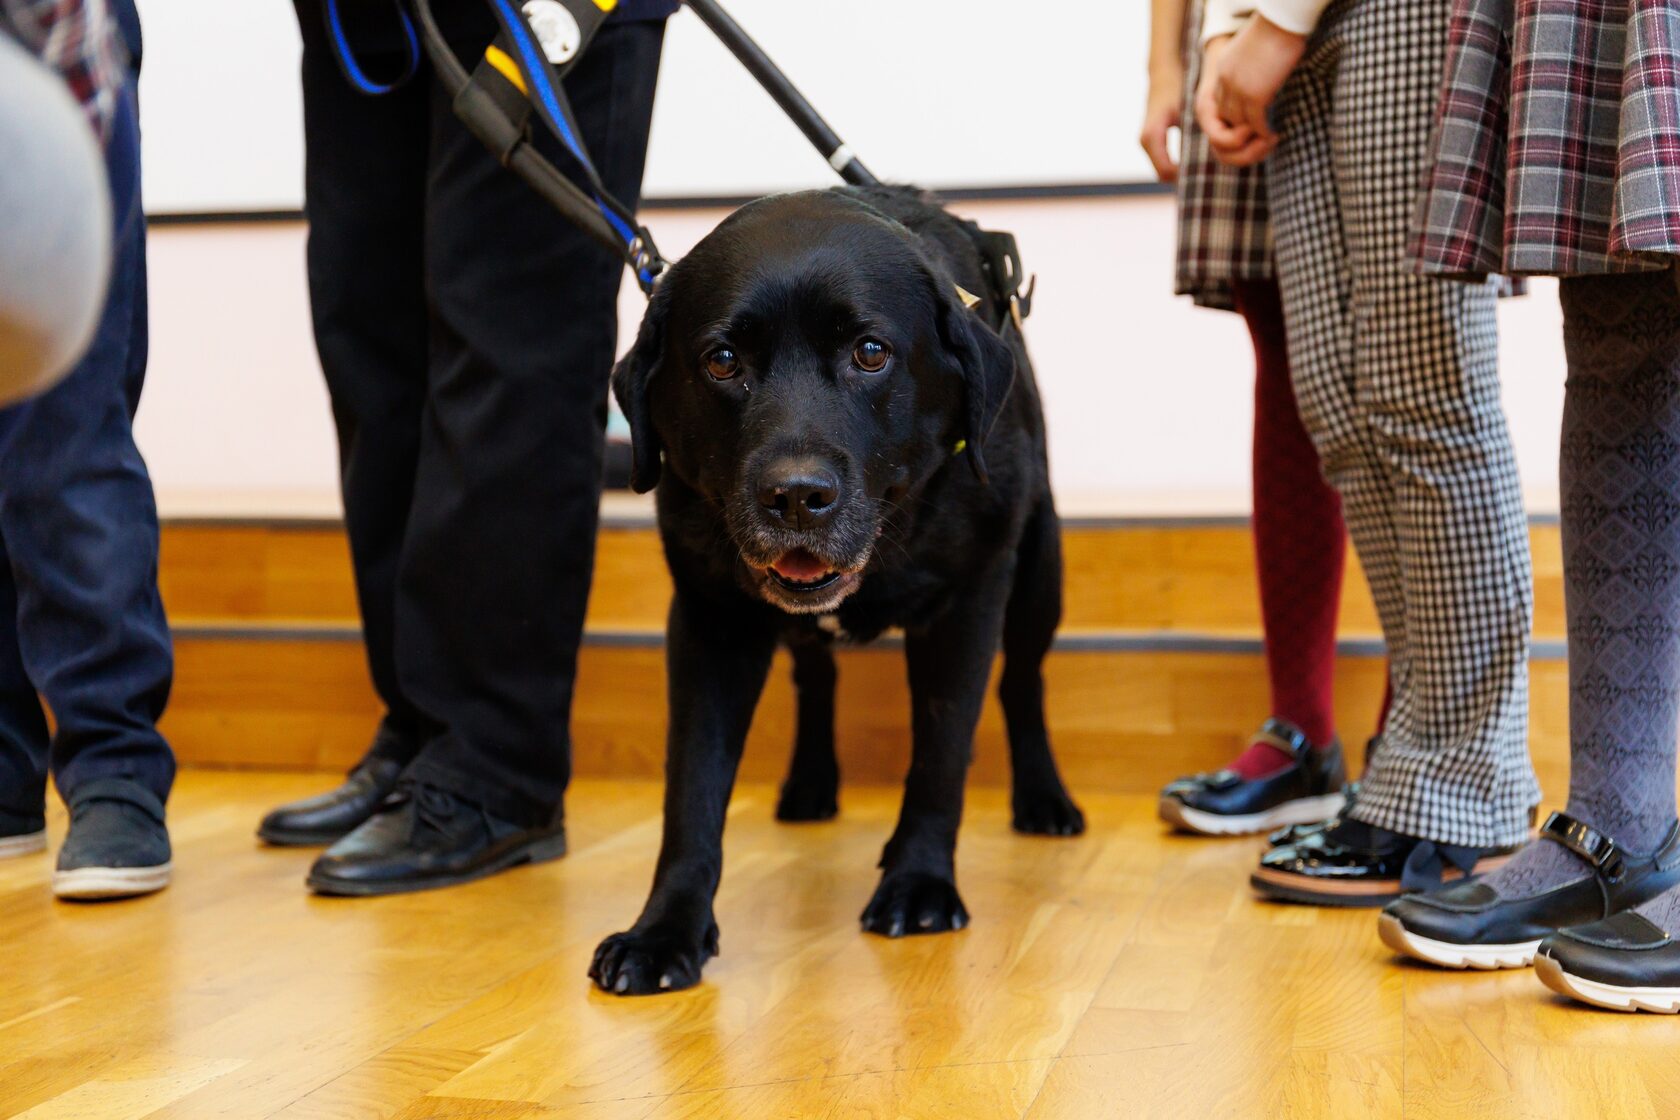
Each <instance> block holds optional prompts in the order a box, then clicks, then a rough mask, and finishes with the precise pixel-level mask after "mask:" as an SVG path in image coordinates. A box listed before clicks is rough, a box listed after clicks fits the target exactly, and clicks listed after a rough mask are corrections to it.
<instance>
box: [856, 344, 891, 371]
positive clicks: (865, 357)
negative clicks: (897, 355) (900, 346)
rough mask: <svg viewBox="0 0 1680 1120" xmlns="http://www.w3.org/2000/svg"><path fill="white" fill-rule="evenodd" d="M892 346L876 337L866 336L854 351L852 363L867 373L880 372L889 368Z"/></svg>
mask: <svg viewBox="0 0 1680 1120" xmlns="http://www.w3.org/2000/svg"><path fill="white" fill-rule="evenodd" d="M890 357H892V348H891V347H889V346H888V345H887V344H886V343H884V342H882V341H880V340H879V339H875V338H866V339H864V340H863V341H862V342H860V343H858V344H857V348H856V349H855V350H853V351H852V364H853V365H855V366H857V367H858V368H859V369H861V370H862V371H863V372H865V373H880V372H881V371H882V370H884V369H886V368H887V359H888V358H890Z"/></svg>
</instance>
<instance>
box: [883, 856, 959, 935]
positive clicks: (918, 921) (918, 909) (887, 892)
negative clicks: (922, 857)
mask: <svg viewBox="0 0 1680 1120" xmlns="http://www.w3.org/2000/svg"><path fill="white" fill-rule="evenodd" d="M967 924H968V909H967V908H966V907H964V906H963V901H962V898H961V897H960V896H959V895H958V894H957V885H956V884H955V883H953V882H952V881H951V880H950V879H948V878H946V877H945V876H943V875H924V874H922V873H920V872H898V873H889V874H888V875H887V876H886V877H885V878H883V879H882V880H881V885H880V886H879V887H876V888H875V897H874V898H872V899H870V900H869V905H868V906H866V907H864V910H863V928H864V929H865V930H867V931H868V932H870V933H879V934H882V935H883V936H886V937H903V936H904V935H905V934H907V933H944V932H946V931H947V930H953V929H962V928H963V927H964V926H966V925H967Z"/></svg>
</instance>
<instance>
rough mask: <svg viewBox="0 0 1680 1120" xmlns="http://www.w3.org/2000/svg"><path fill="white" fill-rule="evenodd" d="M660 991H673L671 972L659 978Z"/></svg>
mask: <svg viewBox="0 0 1680 1120" xmlns="http://www.w3.org/2000/svg"><path fill="white" fill-rule="evenodd" d="M659 990H660V991H663V992H668V991H670V990H671V974H670V973H669V972H667V973H665V975H663V976H661V977H660V978H659Z"/></svg>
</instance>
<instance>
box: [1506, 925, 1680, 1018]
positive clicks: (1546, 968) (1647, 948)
mask: <svg viewBox="0 0 1680 1120" xmlns="http://www.w3.org/2000/svg"><path fill="white" fill-rule="evenodd" d="M1534 971H1535V974H1536V975H1538V976H1539V977H1540V980H1541V982H1542V983H1543V984H1545V985H1546V987H1548V988H1550V989H1551V990H1552V991H1554V992H1557V993H1559V994H1560V995H1566V996H1569V997H1571V998H1573V999H1578V1000H1580V1001H1582V1002H1583V1003H1590V1004H1593V1005H1594V1006H1596V1007H1608V1008H1610V1009H1611V1010H1613V1011H1656V1012H1660V1013H1661V1014H1664V1015H1672V1014H1674V1013H1675V1012H1676V1011H1680V941H1676V940H1674V939H1673V938H1672V937H1670V936H1669V935H1668V934H1667V933H1665V932H1663V930H1662V929H1661V928H1660V927H1658V926H1657V924H1656V923H1655V922H1652V921H1651V920H1650V919H1649V918H1646V917H1645V916H1644V915H1642V914H1636V913H1634V912H1633V911H1632V910H1624V911H1622V912H1621V913H1620V914H1612V915H1611V916H1610V917H1608V918H1605V919H1604V920H1603V921H1598V922H1593V923H1592V924H1591V925H1585V926H1576V927H1574V928H1572V929H1564V930H1559V931H1558V932H1556V933H1554V934H1552V935H1551V936H1550V937H1548V938H1546V939H1545V940H1544V941H1542V942H1540V951H1539V954H1538V955H1537V956H1536V957H1535V958H1534Z"/></svg>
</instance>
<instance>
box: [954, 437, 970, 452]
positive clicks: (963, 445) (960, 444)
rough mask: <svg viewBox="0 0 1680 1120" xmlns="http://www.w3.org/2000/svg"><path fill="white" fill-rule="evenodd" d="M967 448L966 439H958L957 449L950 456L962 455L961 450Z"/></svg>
mask: <svg viewBox="0 0 1680 1120" xmlns="http://www.w3.org/2000/svg"><path fill="white" fill-rule="evenodd" d="M967 446H968V441H967V440H966V439H959V440H958V441H957V449H956V450H955V451H953V452H951V454H953V455H961V454H962V453H963V449H964V448H966V447H967Z"/></svg>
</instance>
